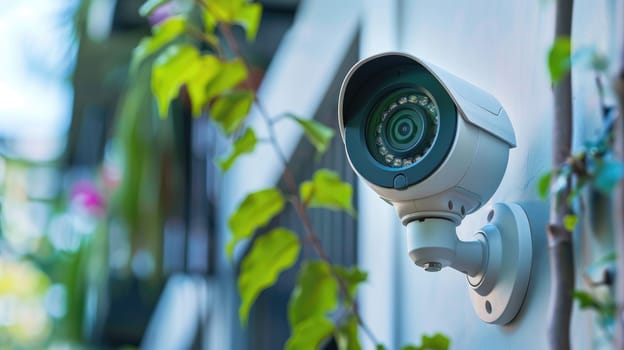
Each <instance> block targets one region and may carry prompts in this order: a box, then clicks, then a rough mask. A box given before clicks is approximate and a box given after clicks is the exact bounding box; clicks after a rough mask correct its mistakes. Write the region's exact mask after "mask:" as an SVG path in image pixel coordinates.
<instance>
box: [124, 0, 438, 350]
mask: <svg viewBox="0 0 624 350" xmlns="http://www.w3.org/2000/svg"><path fill="white" fill-rule="evenodd" d="M140 13H141V15H143V16H145V17H148V19H149V20H150V23H152V24H153V25H152V35H151V36H148V37H145V38H143V39H142V40H141V41H140V43H139V44H138V46H137V47H136V48H135V50H134V53H133V58H132V62H131V75H132V77H133V78H134V79H133V80H134V81H133V83H134V84H142V83H146V82H144V80H145V79H146V78H144V77H145V76H149V78H148V79H149V80H150V84H151V91H152V94H153V96H154V97H155V99H156V105H157V110H158V114H159V115H160V117H161V118H167V117H168V115H169V111H170V106H171V103H172V101H173V100H175V99H177V98H179V97H180V96H183V97H184V99H185V100H188V101H189V103H190V110H191V112H192V114H193V115H194V116H195V117H204V116H207V117H208V118H210V120H211V121H212V122H213V123H214V124H216V125H217V126H218V128H219V130H220V131H221V133H222V134H223V135H224V136H226V137H227V138H228V139H230V140H231V141H232V145H231V151H230V152H229V153H228V154H225V155H222V156H221V157H220V158H218V159H217V160H216V163H217V165H218V166H219V167H220V169H221V170H222V171H223V172H227V171H228V170H230V169H231V168H232V166H233V165H234V164H235V162H236V161H237V160H238V159H239V157H241V156H243V155H246V154H250V153H253V152H254V151H255V148H256V146H257V145H258V144H259V143H260V142H268V143H269V144H270V145H271V146H272V149H273V151H274V152H275V154H276V155H277V156H278V158H279V159H280V160H281V162H282V165H283V167H284V171H283V178H284V183H285V185H286V186H285V188H286V189H285V191H282V190H280V189H278V188H276V187H271V188H266V189H262V190H259V191H256V192H253V193H248V194H247V195H246V196H245V198H244V199H243V200H242V201H241V202H240V203H239V205H238V207H237V208H236V210H235V211H234V212H233V213H232V214H231V216H230V217H229V220H228V226H229V230H230V232H231V236H230V240H229V242H228V243H227V246H226V255H227V256H228V257H229V258H230V259H232V258H233V253H234V251H235V249H236V247H237V246H238V245H240V244H243V242H249V243H248V244H249V245H250V247H249V249H248V251H247V253H246V254H245V255H244V257H243V258H242V261H241V262H240V272H239V275H238V291H239V294H240V296H241V304H240V307H239V319H240V321H241V323H242V324H243V325H245V324H246V323H247V320H248V316H249V311H250V309H251V308H252V306H253V304H254V302H255V301H256V299H257V298H258V296H259V295H260V293H262V291H264V290H265V289H267V288H269V287H270V286H272V285H273V284H274V283H275V282H276V281H277V279H278V277H279V275H280V274H281V273H283V272H284V271H286V270H288V269H290V268H293V266H295V263H296V262H297V260H298V259H299V258H300V253H301V250H302V245H304V244H308V245H310V246H311V247H312V248H313V249H314V251H315V252H316V255H317V256H318V259H314V260H307V261H304V262H303V263H302V264H301V267H300V268H299V271H298V273H297V281H296V286H295V288H294V289H293V291H292V293H291V297H290V301H289V303H288V320H289V323H290V327H291V336H290V338H289V339H288V341H287V343H286V344H285V348H286V349H311V348H318V347H320V346H322V344H324V343H325V342H327V341H328V340H329V339H330V338H331V337H333V338H334V339H335V341H336V344H337V345H338V347H339V348H340V349H359V348H361V344H360V339H359V332H358V330H361V331H362V333H363V334H365V335H366V336H367V338H368V339H369V340H370V341H371V342H372V343H373V344H374V345H375V346H376V348H377V349H385V347H384V346H383V345H382V344H380V343H379V341H378V340H377V338H376V337H375V336H374V334H373V332H372V330H371V329H369V327H368V326H367V325H366V322H365V320H363V319H362V317H361V315H360V313H359V312H358V306H357V298H356V295H357V289H358V286H360V285H361V284H362V283H364V282H365V281H366V279H367V273H366V272H364V271H362V270H360V269H359V268H357V267H345V266H341V265H337V264H334V263H332V262H331V261H330V259H329V257H328V255H327V254H326V253H325V251H324V250H323V248H322V245H321V243H320V241H319V235H318V234H317V232H316V229H315V228H314V227H313V225H312V222H311V220H310V218H309V216H308V209H309V208H325V209H329V210H335V211H344V212H346V213H348V214H350V215H354V214H355V210H354V208H353V206H352V194H353V189H352V187H351V185H350V184H348V183H346V182H343V181H342V179H340V177H339V175H338V174H337V173H336V172H334V171H332V170H330V169H318V170H316V172H315V173H314V175H313V176H312V178H311V179H308V180H306V181H303V182H301V183H299V184H298V183H297V181H296V179H295V178H294V175H293V173H292V172H291V171H290V170H289V168H288V162H287V159H286V157H285V155H284V151H283V150H282V149H281V146H280V145H279V143H278V142H277V139H276V132H277V126H278V124H279V123H286V122H293V123H295V124H296V125H298V126H300V127H301V129H302V131H303V134H304V135H305V137H306V138H307V139H308V140H309V142H310V143H311V144H312V145H313V146H314V147H315V149H316V151H317V153H318V154H319V155H320V154H323V153H324V152H325V151H326V150H327V148H328V146H329V143H330V141H331V139H332V137H333V136H334V133H335V132H334V130H333V129H331V128H329V127H327V126H325V125H323V124H321V123H319V122H316V121H314V120H310V119H308V118H303V117H300V116H296V115H293V114H291V113H288V111H284V113H283V114H281V115H278V116H272V115H269V114H268V113H267V112H266V109H265V108H263V106H262V103H261V101H260V99H259V98H258V96H257V95H256V92H255V91H254V89H253V88H251V87H250V83H249V82H248V77H249V68H250V67H249V65H248V63H247V62H246V61H245V59H244V57H243V56H242V55H241V52H239V44H238V43H237V41H236V39H235V37H234V35H233V32H232V27H233V26H239V27H242V29H243V30H244V31H245V34H246V39H247V40H248V41H253V40H254V39H255V37H256V34H257V31H258V27H259V25H260V19H261V15H262V6H261V5H260V4H259V3H254V2H249V1H247V0H176V1H166V0H148V1H146V2H145V3H144V4H143V6H142V7H141V8H140ZM146 71H148V74H146V73H145V72H146ZM140 72H143V74H139V73H140ZM141 77H143V78H141ZM254 106H255V109H256V110H257V111H258V113H259V115H260V117H261V118H262V120H263V121H264V125H265V126H266V128H267V130H268V133H267V135H262V138H260V137H258V134H257V133H256V130H254V129H253V128H252V127H250V126H249V125H248V124H247V123H246V121H247V117H248V115H249V113H250V111H251V109H252V107H254ZM288 205H290V206H292V207H293V208H294V209H295V212H296V214H297V216H298V218H299V220H300V221H301V223H302V226H303V228H304V230H303V232H293V231H292V230H291V229H290V228H288V227H277V228H274V229H272V230H270V231H269V232H267V233H264V234H260V233H259V229H261V228H262V227H264V226H266V225H268V224H269V222H270V221H271V220H272V219H273V218H275V217H276V216H277V215H279V214H280V213H281V212H282V211H283V210H284V209H285V208H286V207H287V206H288ZM449 344H450V341H449V339H448V338H446V337H445V336H443V335H441V334H436V335H433V336H427V335H425V336H423V337H422V344H421V345H420V346H413V345H407V346H404V347H403V348H402V349H404V350H418V349H423V350H424V349H447V348H448V347H449Z"/></svg>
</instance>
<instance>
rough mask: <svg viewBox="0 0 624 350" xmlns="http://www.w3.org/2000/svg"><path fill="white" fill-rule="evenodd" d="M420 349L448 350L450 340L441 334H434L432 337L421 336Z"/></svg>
mask: <svg viewBox="0 0 624 350" xmlns="http://www.w3.org/2000/svg"><path fill="white" fill-rule="evenodd" d="M421 342H422V343H421V345H420V348H421V349H423V350H448V348H449V346H450V345H451V340H450V339H449V338H448V337H446V336H445V335H443V334H440V333H436V334H434V335H433V336H428V335H423V336H422V338H421Z"/></svg>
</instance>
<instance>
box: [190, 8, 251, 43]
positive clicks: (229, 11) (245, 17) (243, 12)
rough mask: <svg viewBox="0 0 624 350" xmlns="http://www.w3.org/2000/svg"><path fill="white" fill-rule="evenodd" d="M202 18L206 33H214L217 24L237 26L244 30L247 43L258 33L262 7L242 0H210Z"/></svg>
mask: <svg viewBox="0 0 624 350" xmlns="http://www.w3.org/2000/svg"><path fill="white" fill-rule="evenodd" d="M206 6H207V9H204V10H203V13H202V17H203V20H204V26H205V28H206V31H207V32H212V31H214V28H215V27H216V25H217V23H226V24H228V25H231V24H237V25H240V26H241V27H243V29H245V33H246V35H247V40H248V41H253V40H254V39H255V38H256V34H257V33H258V27H259V26H260V19H261V18H262V5H261V4H259V3H248V2H247V1H244V0H211V1H208V2H206Z"/></svg>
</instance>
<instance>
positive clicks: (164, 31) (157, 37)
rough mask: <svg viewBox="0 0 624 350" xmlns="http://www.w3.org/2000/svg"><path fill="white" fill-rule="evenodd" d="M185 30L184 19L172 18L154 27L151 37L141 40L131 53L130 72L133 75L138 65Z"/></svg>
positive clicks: (179, 17)
mask: <svg viewBox="0 0 624 350" xmlns="http://www.w3.org/2000/svg"><path fill="white" fill-rule="evenodd" d="M185 29H186V18H184V17H182V16H173V17H170V18H168V19H167V20H166V21H164V22H162V23H160V24H158V25H156V26H154V28H153V29H152V33H153V35H152V36H150V37H146V38H143V39H141V41H140V42H139V44H138V45H137V47H135V48H134V50H133V51H132V61H131V63H130V72H131V74H135V73H136V70H137V68H138V67H139V65H140V64H141V63H142V62H143V61H144V60H145V59H146V58H147V57H149V56H151V55H153V54H155V53H156V52H158V51H159V50H160V49H162V48H163V47H164V46H166V45H168V44H170V43H171V42H173V40H175V39H176V38H177V37H179V36H180V34H182V33H183V32H184V30H185Z"/></svg>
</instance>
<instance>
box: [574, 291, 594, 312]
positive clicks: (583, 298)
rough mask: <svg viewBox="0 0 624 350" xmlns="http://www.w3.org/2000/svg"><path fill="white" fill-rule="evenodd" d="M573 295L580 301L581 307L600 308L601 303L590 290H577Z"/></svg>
mask: <svg viewBox="0 0 624 350" xmlns="http://www.w3.org/2000/svg"><path fill="white" fill-rule="evenodd" d="M572 297H574V299H576V300H577V301H578V302H579V307H580V308H581V309H595V310H600V303H598V301H597V300H596V299H595V298H594V296H593V295H591V294H590V293H588V292H585V291H582V290H575V291H574V292H572Z"/></svg>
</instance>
